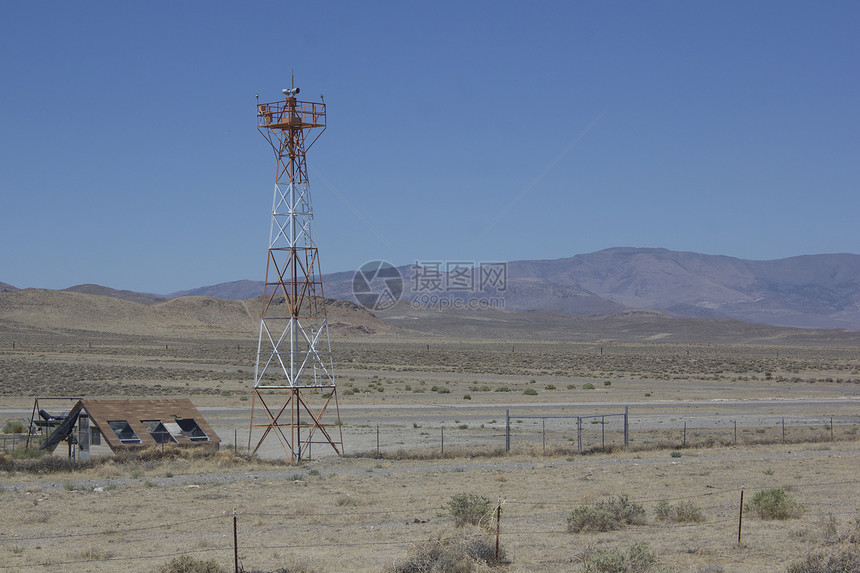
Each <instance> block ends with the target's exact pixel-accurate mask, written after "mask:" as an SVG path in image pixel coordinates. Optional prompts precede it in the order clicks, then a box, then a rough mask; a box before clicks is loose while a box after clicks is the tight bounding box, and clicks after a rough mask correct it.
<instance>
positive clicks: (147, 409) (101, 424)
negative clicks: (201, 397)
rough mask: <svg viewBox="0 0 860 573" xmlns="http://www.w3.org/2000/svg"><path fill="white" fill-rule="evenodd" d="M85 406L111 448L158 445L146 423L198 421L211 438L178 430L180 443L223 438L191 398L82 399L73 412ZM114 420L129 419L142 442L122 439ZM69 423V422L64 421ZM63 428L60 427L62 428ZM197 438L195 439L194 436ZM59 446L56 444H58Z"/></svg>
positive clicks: (185, 444) (196, 443) (177, 434)
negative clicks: (115, 427)
mask: <svg viewBox="0 0 860 573" xmlns="http://www.w3.org/2000/svg"><path fill="white" fill-rule="evenodd" d="M81 409H83V410H84V411H85V412H86V413H87V414H88V415H89V417H90V425H91V426H93V425H95V426H97V427H98V429H99V430H100V431H101V433H102V435H103V436H104V438H105V441H106V442H107V443H108V445H109V446H110V448H111V450H114V451H116V450H119V449H130V448H145V447H149V446H155V445H158V442H157V441H156V440H155V438H153V436H152V434H150V433H149V429H148V427H147V425H146V424H144V422H152V421H159V422H161V423H162V424H164V426H165V427H167V428H170V427H173V426H171V425H169V424H173V425H176V426H177V427H178V424H177V420H194V422H196V424H197V426H198V427H199V429H200V430H202V431H203V433H204V434H205V435H206V437H208V440H206V439H202V438H201V437H200V435H199V432H194V433H193V436H192V435H191V433H190V432H183V431H178V432H176V433H174V432H171V435H172V436H173V438H174V439H175V440H176V443H177V444H178V445H180V446H190V445H199V444H220V443H221V438H219V437H218V435H217V434H216V433H215V430H213V429H212V427H211V426H210V425H209V423H208V422H207V421H206V420H205V419H204V418H203V416H202V415H201V414H200V412H199V411H198V410H197V408H195V407H194V404H192V403H191V400H189V399H187V398H165V399H152V400H89V399H84V400H80V401H79V402H78V403H77V404H75V406H74V408H72V410H71V412H70V413H78V411H79V410H81ZM111 422H127V423H128V427H129V428H131V430H133V431H134V433H135V434H137V436H138V437H139V438H140V442H139V443H132V442H131V441H130V440H128V439H126V440H125V442H123V441H121V440H120V437H119V436H118V435H117V433H116V431H114V429H113V428H112V427H111V424H110V423H111ZM64 425H65V424H64ZM59 429H60V428H58V430H59ZM70 431H71V428H68V429H67V431H66V432H65V434H66V435H64V436H62V437H60V436H59V435H58V436H57V437H58V438H59V439H57V440H55V441H56V443H59V442H60V441H62V440H63V439H65V438H66V437H67V435H68V433H69V432H70ZM54 434H57V432H56V431H55V432H54V433H53V434H51V437H50V438H49V440H50V439H51V438H53V437H54ZM192 438H193V439H192ZM54 445H56V444H54Z"/></svg>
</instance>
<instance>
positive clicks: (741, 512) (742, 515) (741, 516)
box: [738, 488, 744, 545]
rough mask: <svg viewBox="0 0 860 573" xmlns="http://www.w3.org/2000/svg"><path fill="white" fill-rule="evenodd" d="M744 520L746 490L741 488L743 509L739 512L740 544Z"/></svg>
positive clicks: (739, 542)
mask: <svg viewBox="0 0 860 573" xmlns="http://www.w3.org/2000/svg"><path fill="white" fill-rule="evenodd" d="M743 522H744V490H743V488H741V509H740V511H739V512H738V545H740V544H741V526H742V525H743Z"/></svg>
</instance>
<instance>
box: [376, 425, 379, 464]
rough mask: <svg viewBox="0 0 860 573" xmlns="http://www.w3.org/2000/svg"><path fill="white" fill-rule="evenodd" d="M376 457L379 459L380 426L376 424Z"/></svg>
mask: <svg viewBox="0 0 860 573" xmlns="http://www.w3.org/2000/svg"><path fill="white" fill-rule="evenodd" d="M376 457H377V458H379V424H376Z"/></svg>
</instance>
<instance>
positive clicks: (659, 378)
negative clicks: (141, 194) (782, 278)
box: [0, 337, 860, 572]
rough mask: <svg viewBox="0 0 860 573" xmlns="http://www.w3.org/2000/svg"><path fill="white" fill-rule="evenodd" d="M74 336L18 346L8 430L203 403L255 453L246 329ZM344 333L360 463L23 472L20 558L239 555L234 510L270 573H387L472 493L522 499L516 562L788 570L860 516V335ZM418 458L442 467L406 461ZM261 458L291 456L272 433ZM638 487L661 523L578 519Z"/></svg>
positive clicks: (103, 561)
mask: <svg viewBox="0 0 860 573" xmlns="http://www.w3.org/2000/svg"><path fill="white" fill-rule="evenodd" d="M62 340H64V341H66V342H64V343H62V344H60V343H57V342H56V341H51V340H47V341H46V340H41V339H39V340H32V341H31V340H26V341H24V342H19V343H18V344H17V345H16V347H15V348H14V349H13V348H11V345H7V346H4V347H3V348H4V349H3V351H2V352H0V375H2V388H1V389H2V395H0V420H15V419H25V418H28V417H29V413H30V411H31V409H32V406H33V397H34V395H35V396H50V395H57V394H61V395H63V394H64V395H69V394H73V395H79V393H81V392H88V393H87V396H89V397H95V396H101V397H111V396H114V397H116V396H122V397H128V396H162V395H172V396H188V397H190V398H191V399H192V401H193V402H194V403H195V404H196V405H197V406H198V407H199V408H200V409H201V412H202V413H203V415H204V416H206V418H207V420H209V421H210V423H212V424H213V426H214V428H215V430H216V432H217V433H218V434H219V436H220V437H221V439H222V441H223V446H224V447H223V448H222V451H229V450H230V449H231V448H232V447H233V446H234V444H235V442H236V441H238V445H237V446H236V447H237V448H243V447H247V443H248V430H249V407H250V400H249V397H250V393H251V392H250V383H249V380H248V378H249V375H250V374H249V371H250V369H251V368H252V367H253V356H252V354H249V348H246V347H243V346H242V343H241V342H239V343H237V342H236V341H211V340H207V341H204V342H193V341H191V342H189V341H181V340H168V341H167V342H165V341H163V340H160V341H158V340H150V339H137V338H135V339H122V338H121V337H120V338H118V339H116V340H114V339H110V340H107V339H105V340H101V339H100V340H96V341H95V343H89V342H87V341H85V340H76V339H74V338H71V339H68V338H62ZM338 346H339V350H340V352H339V353H336V356H338V361H339V363H338V364H337V373H338V398H339V399H338V405H339V413H340V421H341V426H340V429H342V431H343V447H344V450H345V452H346V454H347V456H348V457H338V456H337V455H336V454H335V452H334V451H333V450H332V448H331V447H330V446H329V445H328V444H315V445H314V446H313V449H312V451H311V456H310V457H311V458H312V459H311V460H309V461H307V462H306V463H304V464H302V465H301V466H299V467H285V466H271V465H266V464H260V463H257V464H250V465H248V464H245V463H244V462H240V461H236V460H231V459H229V457H225V458H224V459H219V460H218V461H211V460H210V461H195V460H172V461H164V462H146V463H140V464H136V465H131V466H122V465H119V464H107V465H102V466H100V467H98V468H96V469H92V470H87V471H84V472H75V473H71V474H59V475H58V474H46V475H31V474H23V473H20V472H17V473H13V474H9V473H8V472H6V473H4V474H2V475H0V488H2V492H0V501H2V503H3V506H2V507H3V508H4V509H5V510H6V512H7V515H8V518H7V519H6V520H3V522H2V526H0V571H28V572H29V571H42V570H44V571H58V570H59V571H66V570H75V571H82V572H83V571H118V570H121V571H130V572H137V571H140V572H144V571H156V570H157V569H158V567H159V566H160V565H161V564H162V563H165V562H166V561H168V560H169V559H170V558H171V557H172V556H175V555H179V554H189V555H192V556H194V557H197V558H212V559H215V560H216V561H217V562H219V563H220V564H221V565H222V566H223V567H225V568H228V567H229V566H230V565H231V564H232V512H233V508H236V511H237V523H238V537H239V554H240V558H241V561H242V563H243V564H244V565H245V567H246V568H248V569H257V570H273V569H275V568H277V567H285V566H290V567H293V566H295V565H296V564H305V565H308V566H310V567H311V568H312V569H313V570H316V571H382V570H385V568H386V567H390V566H392V565H393V564H394V563H396V562H398V561H400V560H402V559H404V558H405V557H406V556H407V554H408V553H409V551H410V548H411V547H412V546H414V545H415V544H420V543H423V542H424V541H426V540H427V539H429V538H431V537H432V536H435V535H452V536H455V537H458V536H462V533H461V532H460V531H459V530H458V529H457V528H455V527H454V525H453V521H452V519H451V517H450V515H449V514H448V511H447V505H446V504H447V501H448V500H449V499H450V496H451V495H453V494H455V493H460V492H472V493H478V494H480V495H483V496H486V497H487V498H490V499H492V500H494V501H495V500H497V499H498V498H499V497H501V499H502V501H503V511H502V522H501V544H502V546H503V548H504V549H505V550H506V551H507V554H508V556H509V558H510V560H511V563H510V564H509V565H507V566H505V568H504V570H505V571H516V572H521V571H523V572H524V571H570V570H575V569H576V567H577V563H578V561H577V556H578V555H580V554H581V553H582V552H583V551H585V550H586V549H587V548H588V547H589V546H592V545H595V544H596V545H600V546H611V547H623V546H625V545H627V544H629V543H632V542H645V543H648V544H649V546H650V547H651V549H652V550H653V551H654V552H655V553H656V554H657V556H658V558H659V560H660V563H661V564H662V565H664V566H665V567H667V568H668V570H671V571H705V570H709V571H719V570H722V571H752V572H756V571H775V570H781V569H782V567H783V566H784V565H785V564H787V563H789V562H790V561H792V560H794V559H797V558H798V557H800V556H802V555H803V554H804V553H805V552H806V551H808V550H809V549H810V548H811V547H813V546H814V545H815V544H816V543H817V542H819V541H820V540H821V538H822V533H821V531H822V530H823V523H824V521H825V520H826V519H827V518H828V516H829V515H830V514H833V516H834V518H835V519H836V520H837V522H838V526H839V528H840V529H841V530H846V529H847V528H848V527H849V526H850V524H851V522H852V521H853V520H854V519H856V518H857V517H858V515H860V498H858V495H857V492H858V491H860V487H858V485H860V483H858V478H857V476H856V469H857V467H858V461H860V442H858V441H857V440H856V436H857V432H858V430H857V428H858V426H860V408H858V405H860V383H858V382H857V380H858V378H860V361H858V354H857V352H856V349H851V348H843V349H840V348H805V347H804V348H779V349H775V348H769V347H747V346H742V345H741V346H736V347H716V346H715V347H712V346H707V345H701V346H696V347H691V348H688V347H682V346H678V345H675V346H670V345H658V344H652V345H628V346H620V345H613V346H611V347H610V346H606V348H605V349H604V347H601V346H599V345H571V344H552V343H534V344H527V343H522V344H517V345H516V346H515V347H514V348H512V347H511V345H510V344H508V343H504V344H501V343H499V344H489V343H488V344H478V343H454V342H451V343H445V344H441V343H438V344H437V343H434V345H433V346H432V347H427V346H426V345H425V344H424V343H423V342H422V343H417V342H404V343H366V342H363V343H340V344H339V345H338ZM606 382H609V384H606ZM587 384H593V385H594V386H595V388H594V389H587V388H586V385H587ZM434 388H435V390H434ZM502 389H507V391H502ZM528 390H534V392H535V393H526V392H527V391H528ZM467 396H468V398H467ZM57 407H58V408H62V406H59V405H58V406H57ZM625 408H628V412H629V424H630V435H629V438H630V448H629V449H628V450H624V449H623V448H621V445H622V444H623V426H622V425H621V424H620V418H619V417H618V415H619V414H621V413H622V412H624V410H625ZM330 413H331V412H330ZM508 413H509V414H510V425H511V453H510V454H509V455H507V456H493V457H485V454H488V453H496V452H498V451H499V450H500V449H503V448H504V445H505V421H506V415H507V414H508ZM576 416H580V417H583V418H582V419H581V420H580V421H581V430H580V429H578V425H577V420H576ZM594 416H605V418H602V419H599V421H598V419H597V418H594ZM831 417H832V425H831ZM336 419H337V417H336V416H335V417H333V418H332V417H329V418H328V423H333V422H334V421H335V420H336ZM783 421H785V440H786V442H787V443H782V442H783ZM604 422H605V423H604ZM685 427H686V432H685ZM377 428H378V429H377ZM831 432H832V433H831ZM377 436H379V438H378V439H379V442H378V443H379V450H380V453H381V454H382V456H383V458H389V459H373V458H354V457H349V456H352V455H355V454H356V453H359V452H365V453H369V454H375V453H376V448H377ZM252 438H253V436H252ZM831 438H832V439H833V440H834V441H831ZM443 440H444V441H443ZM580 440H581V442H582V447H583V449H584V450H585V451H589V452H590V451H592V450H594V449H598V446H600V445H602V444H604V443H605V444H607V445H608V446H609V447H610V448H612V449H613V451H612V453H599V452H598V453H589V454H588V455H579V453H578V452H579V449H580ZM252 442H254V440H253V439H252ZM793 442H799V443H793ZM685 445H686V446H687V447H684V446H685ZM706 446H707V447H706ZM443 447H444V457H443V456H442V453H443V452H442V450H443ZM401 451H408V452H411V453H412V454H414V455H416V456H418V457H432V458H434V459H426V460H421V459H399V460H396V459H391V458H394V457H398V456H399V452H401ZM260 453H261V455H262V457H263V458H267V459H275V458H282V457H283V454H284V452H283V449H282V448H281V446H280V443H279V442H278V441H277V440H274V439H271V438H269V439H267V440H266V441H265V442H264V444H263V446H262V449H261V452H260ZM766 487H785V488H787V489H788V490H789V491H790V493H791V494H792V495H794V496H796V498H797V499H798V500H800V501H801V502H802V503H804V504H806V506H807V511H806V513H805V514H804V516H803V517H801V518H800V519H796V520H789V521H779V522H767V521H762V520H758V519H756V518H749V519H745V521H744V529H743V538H742V542H741V544H740V545H738V543H737V533H738V532H737V525H738V507H739V502H740V492H741V489H744V490H745V492H746V493H747V494H751V493H753V492H754V491H756V490H758V489H761V488H766ZM622 494H624V495H628V496H629V497H630V499H631V500H634V501H636V502H638V503H641V504H642V505H643V507H645V508H646V510H647V511H648V513H649V523H648V525H643V526H636V527H631V528H627V529H624V530H620V531H616V532H609V533H601V534H597V533H593V534H571V533H568V532H566V528H565V516H566V515H567V513H569V512H570V511H571V510H572V509H574V508H575V507H577V506H578V505H579V504H587V503H593V502H596V501H599V500H601V499H604V498H606V497H607V496H617V495H622ZM661 500H670V501H672V502H673V503H677V502H679V501H690V502H693V503H695V504H697V505H698V506H699V507H700V508H701V510H702V512H703V514H704V515H705V520H704V521H703V522H701V523H696V524H686V525H672V524H666V523H663V522H657V521H656V520H655V519H654V516H653V509H654V507H655V506H656V504H657V503H658V502H659V501H661ZM707 567H710V569H706V568H707Z"/></svg>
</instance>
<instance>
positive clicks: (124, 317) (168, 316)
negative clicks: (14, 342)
mask: <svg viewBox="0 0 860 573" xmlns="http://www.w3.org/2000/svg"><path fill="white" fill-rule="evenodd" d="M261 305H262V303H261V301H260V299H250V300H238V301H237V300H224V299H216V298H210V297H182V298H177V299H172V300H166V301H161V302H156V303H153V304H143V303H140V302H133V301H128V300H124V299H120V298H114V297H112V296H102V295H96V294H86V293H79V292H67V291H55V290H45V289H24V290H19V291H13V292H6V293H2V294H0V326H3V327H4V328H5V329H26V330H34V329H35V330H51V331H60V332H64V331H81V330H83V331H95V332H107V333H114V334H131V335H142V336H170V337H176V336H179V337H182V336H193V337H203V338H207V337H225V336H226V337H240V338H254V337H255V336H256V334H257V332H258V329H259V313H260V309H261ZM327 310H328V323H329V330H330V332H331V334H332V335H333V336H342V337H355V336H369V335H392V334H396V333H397V331H398V329H397V328H396V327H393V326H390V325H388V324H386V323H384V322H383V321H381V320H379V319H378V318H376V317H375V316H373V315H372V314H370V313H369V312H367V311H366V310H364V309H363V308H361V307H358V306H356V305H354V304H352V303H349V302H344V301H334V300H332V301H330V302H329V304H328V305H327Z"/></svg>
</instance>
